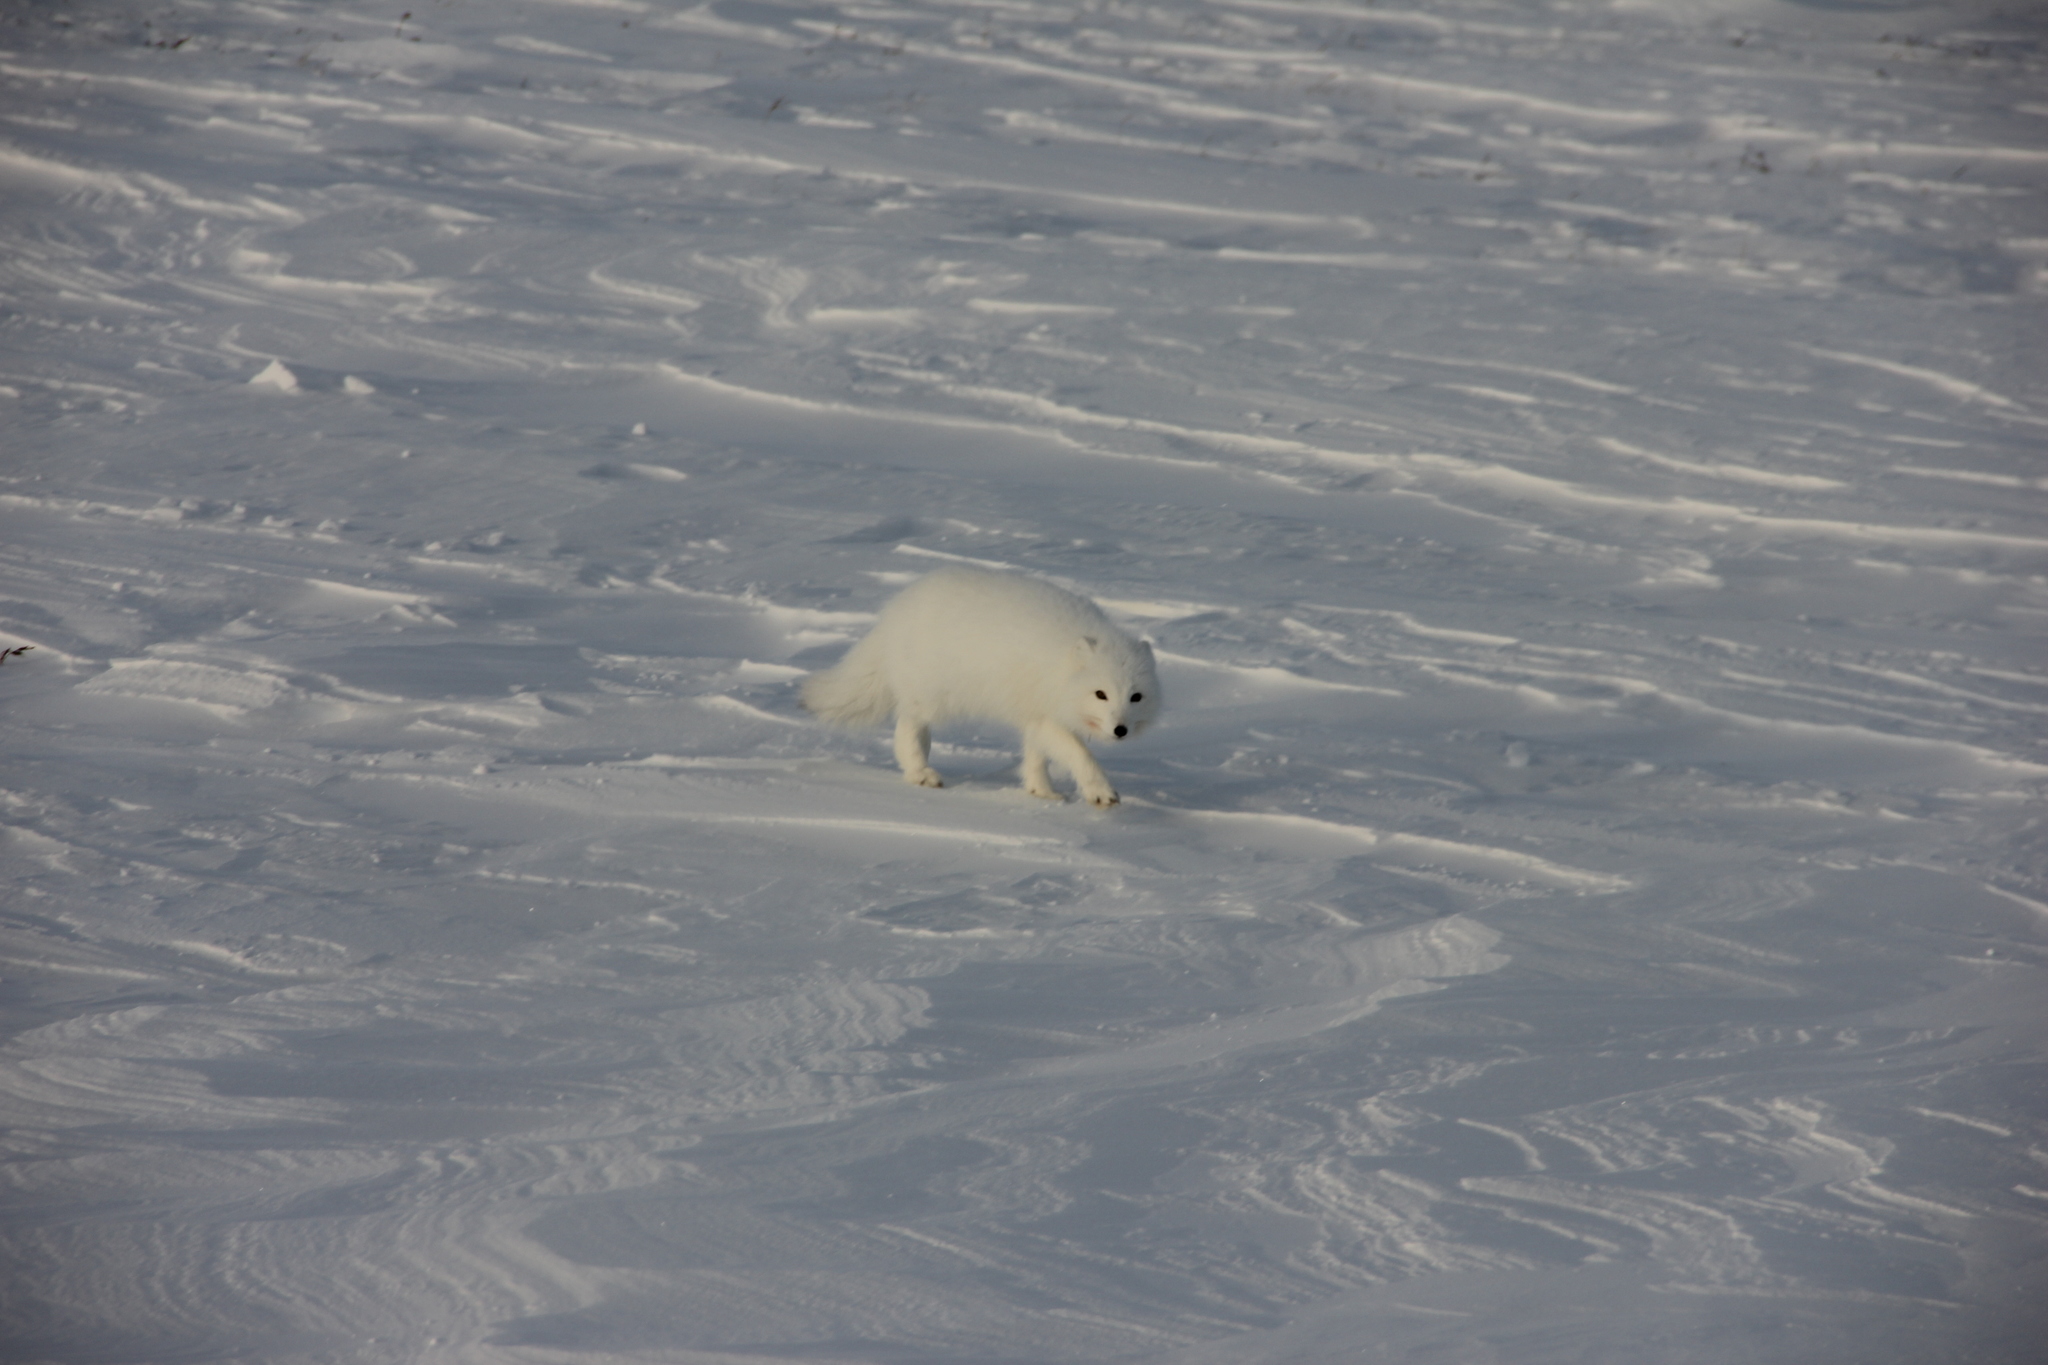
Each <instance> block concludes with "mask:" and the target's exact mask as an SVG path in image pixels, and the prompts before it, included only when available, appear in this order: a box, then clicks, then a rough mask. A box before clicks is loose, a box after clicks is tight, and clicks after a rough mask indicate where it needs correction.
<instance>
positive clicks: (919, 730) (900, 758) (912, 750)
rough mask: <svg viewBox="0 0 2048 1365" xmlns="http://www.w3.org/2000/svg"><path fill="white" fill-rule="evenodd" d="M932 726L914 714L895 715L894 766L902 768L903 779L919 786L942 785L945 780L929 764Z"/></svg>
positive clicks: (944, 783)
mask: <svg viewBox="0 0 2048 1365" xmlns="http://www.w3.org/2000/svg"><path fill="white" fill-rule="evenodd" d="M931 756H932V727H931V726H930V725H929V724H928V723H926V722H925V721H922V720H920V719H918V718H917V717H916V716H913V715H907V714H902V713H899V714H898V715H897V717H896V766H897V767H899V768H901V769H903V780H904V781H905V782H910V783H914V784H916V785H917V786H920V787H943V786H945V785H946V780H945V779H944V778H942V777H940V776H939V774H938V772H937V770H936V769H934V768H933V767H932V764H931Z"/></svg>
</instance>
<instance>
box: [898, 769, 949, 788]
mask: <svg viewBox="0 0 2048 1365" xmlns="http://www.w3.org/2000/svg"><path fill="white" fill-rule="evenodd" d="M903 780H904V781H905V782H908V783H911V784H912V785H913V786H919V787H943V786H945V785H946V779H945V778H943V777H940V776H939V772H938V769H936V768H919V769H918V770H917V771H915V772H911V771H909V770H908V769H906V770H905V771H904V773H903Z"/></svg>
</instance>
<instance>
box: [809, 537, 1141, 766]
mask: <svg viewBox="0 0 2048 1365" xmlns="http://www.w3.org/2000/svg"><path fill="white" fill-rule="evenodd" d="M803 702H804V706H805V707H807V708H808V709H809V710H810V711H811V712H812V713H814V714H815V715H817V716H818V717H819V718H821V719H823V720H828V721H833V722H835V723H837V724H840V725H872V724H874V723H875V722H877V721H879V720H881V719H883V718H884V717H886V716H887V715H889V713H890V712H892V711H893V712H895V714H896V761H897V763H899V764H901V765H902V768H903V778H904V780H905V781H906V782H914V783H916V784H918V785H919V786H923V787H940V786H944V785H945V783H944V782H943V781H942V780H941V779H940V777H939V775H938V773H936V772H934V771H933V770H932V766H931V761H930V760H931V751H932V725H933V724H934V723H935V722H938V721H945V720H954V719H976V720H999V721H1005V722H1007V723H1009V724H1011V725H1014V726H1016V727H1017V729H1018V730H1020V731H1022V732H1023V736H1024V790H1025V791H1028V792H1030V793H1031V794H1032V795H1033V796H1042V797H1045V798H1047V799H1048V800H1054V801H1057V800H1059V799H1060V795H1059V793H1058V792H1056V791H1054V790H1053V787H1052V783H1051V781H1049V780H1048V779H1047V777H1046V771H1045V764H1046V760H1047V759H1058V760H1059V762H1060V765H1061V766H1062V767H1064V768H1065V769H1066V770H1067V771H1068V772H1070V773H1072V774H1073V776H1074V781H1075V784H1076V785H1077V786H1078V787H1079V788H1080V792H1081V795H1083V796H1085V797H1087V798H1088V799H1089V800H1090V801H1092V802H1093V803H1094V804H1096V805H1098V806H1113V805H1115V804H1116V802H1117V795H1116V790H1115V789H1114V788H1112V787H1111V786H1110V785H1109V778H1108V777H1107V776H1105V775H1104V774H1103V771H1102V766H1101V765H1100V764H1099V763H1097V762H1096V761H1095V756H1094V755H1093V754H1091V753H1089V752H1088V746H1087V744H1086V743H1085V742H1084V740H1086V739H1088V738H1091V737H1096V738H1109V739H1124V738H1127V737H1129V736H1131V735H1135V734H1137V733H1138V732H1139V731H1140V730H1142V729H1144V728H1145V726H1146V725H1148V724H1150V723H1151V721H1152V718H1153V717H1154V716H1156V715H1157V714H1159V675H1158V673H1157V671H1156V670H1155V667H1154V663H1153V659H1152V647H1151V646H1150V645H1148V644H1145V643H1144V642H1143V641H1140V640H1134V639H1132V638H1131V637H1130V636H1128V635H1126V634H1124V632H1123V631H1121V630H1119V629H1117V628H1116V627H1115V626H1114V625H1112V624H1111V623H1110V620H1109V618H1108V617H1107V616H1104V615H1103V614H1102V608H1100V607H1098V606H1096V605H1095V604H1094V603H1093V602H1090V601H1089V600H1088V599H1087V598H1085V597H1076V596H1075V595H1074V594H1073V593H1070V592H1066V591H1064V590H1063V589H1060V588H1056V587H1054V586H1053V585H1052V584H1050V583H1046V582H1043V581H1041V580H1039V579H1036V578H1025V577H1022V576H1021V575H1018V574H1011V573H997V572H994V571H991V570H988V569H971V568H964V567H962V568H946V569H940V570H939V571H937V572H936V573H933V574H929V575H927V576H925V577H924V578H920V579H919V580H918V581H917V582H915V583H913V584H911V585H910V586H909V587H907V588H905V589H904V590H903V591H902V592H900V593H898V594H896V596H895V597H893V598H891V599H890V600H889V602H888V604H887V605H886V606H884V607H883V608H882V614H881V616H880V618H879V619H877V620H876V622H875V628H874V629H873V630H871V631H869V632H868V633H867V636H866V638H864V639H863V640H862V641H861V642H860V643H859V644H857V645H855V646H854V647H853V649H852V650H851V651H850V652H849V653H848V654H847V656H846V657H845V658H844V659H841V660H840V661H839V663H838V664H837V665H835V666H834V667H832V668H828V669H826V670H825V671H824V672H822V673H813V674H812V675H811V676H810V677H809V678H807V679H805V681H804V688H803Z"/></svg>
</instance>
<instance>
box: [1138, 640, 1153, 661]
mask: <svg viewBox="0 0 2048 1365" xmlns="http://www.w3.org/2000/svg"><path fill="white" fill-rule="evenodd" d="M1138 648H1139V649H1142V650H1144V651H1145V658H1146V660H1147V661H1148V662H1150V661H1152V660H1153V658H1154V655H1153V653H1152V642H1151V641H1150V640H1140V641H1138Z"/></svg>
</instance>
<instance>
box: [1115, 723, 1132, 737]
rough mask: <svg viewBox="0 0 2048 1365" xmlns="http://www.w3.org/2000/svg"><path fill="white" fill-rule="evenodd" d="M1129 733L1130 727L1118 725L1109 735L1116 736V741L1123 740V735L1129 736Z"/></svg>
mask: <svg viewBox="0 0 2048 1365" xmlns="http://www.w3.org/2000/svg"><path fill="white" fill-rule="evenodd" d="M1130 732H1131V727H1130V726H1128V725H1119V726H1117V727H1116V729H1114V730H1112V731H1111V732H1110V733H1111V734H1114V735H1115V736H1116V737H1117V738H1118V739H1122V738H1123V737H1124V736H1125V735H1127V734H1129V733H1130Z"/></svg>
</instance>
